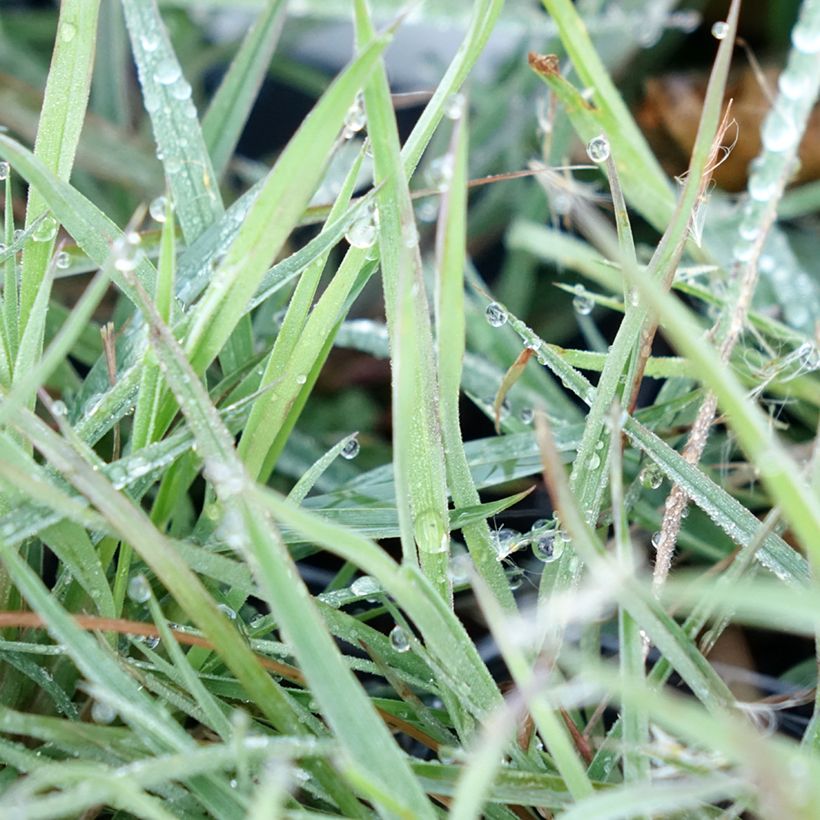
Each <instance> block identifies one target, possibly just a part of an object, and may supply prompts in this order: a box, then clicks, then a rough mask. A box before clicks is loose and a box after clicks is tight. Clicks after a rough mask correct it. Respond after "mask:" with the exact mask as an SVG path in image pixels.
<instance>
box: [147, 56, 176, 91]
mask: <svg viewBox="0 0 820 820" xmlns="http://www.w3.org/2000/svg"><path fill="white" fill-rule="evenodd" d="M181 76H182V70H181V69H180V67H179V63H178V62H177V61H176V60H173V59H171V58H170V57H167V58H166V59H164V60H160V61H159V63H158V64H157V68H156V71H154V80H156V82H158V83H159V84H160V85H172V84H173V83H175V82H176V81H177V80H178V79H179V78H180V77H181Z"/></svg>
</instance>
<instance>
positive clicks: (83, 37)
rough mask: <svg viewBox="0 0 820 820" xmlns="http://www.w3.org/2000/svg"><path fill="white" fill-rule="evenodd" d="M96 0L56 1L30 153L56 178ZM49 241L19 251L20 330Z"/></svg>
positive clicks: (88, 58) (36, 198)
mask: <svg viewBox="0 0 820 820" xmlns="http://www.w3.org/2000/svg"><path fill="white" fill-rule="evenodd" d="M99 7H100V2H99V0H66V2H65V3H62V4H61V5H60V19H59V22H58V26H57V39H56V42H55V46H54V53H53V55H52V62H51V67H50V70H49V73H48V81H47V82H46V91H45V97H44V98H43V106H42V109H41V111H40V121H39V124H38V127H37V140H36V142H35V144H34V154H35V156H36V157H37V158H38V160H39V161H40V162H42V163H43V165H44V166H45V167H46V168H48V169H49V170H50V171H52V172H53V173H54V174H56V176H57V177H59V178H60V179H61V180H67V179H68V177H69V175H70V174H71V168H72V166H73V164H74V155H75V153H76V150H77V143H78V142H79V139H80V131H81V130H82V126H83V121H84V119H85V111H86V106H87V104H88V96H89V93H90V89H91V72H92V69H93V66H94V49H95V45H96V29H97V15H98V14H99ZM47 190H48V186H47V185H42V184H39V185H38V184H36V183H35V184H34V187H33V188H32V189H31V190H30V192H29V198H28V203H27V205H26V227H27V228H28V227H29V226H31V225H32V223H33V222H34V221H35V220H37V219H39V218H40V217H41V216H43V215H44V214H46V212H47V206H46V200H45V194H46V191H47ZM53 247H54V242H53V240H52V241H46V242H29V243H28V244H27V245H26V247H25V250H24V252H23V270H22V274H21V280H20V314H19V333H20V334H22V333H23V331H24V329H25V327H26V325H27V324H28V321H29V316H30V314H31V310H32V307H33V305H34V300H35V298H36V296H37V293H38V291H39V290H40V284H41V282H42V280H43V277H44V276H45V274H46V270H47V268H48V261H49V259H50V258H51V252H52V248H53Z"/></svg>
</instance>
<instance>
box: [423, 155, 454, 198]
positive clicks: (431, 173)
mask: <svg viewBox="0 0 820 820" xmlns="http://www.w3.org/2000/svg"><path fill="white" fill-rule="evenodd" d="M452 178H453V158H452V157H451V156H450V155H449V154H445V155H444V156H443V157H436V158H435V159H434V160H433V161H432V162H431V163H430V165H429V166H428V167H427V181H428V182H429V184H430V187H431V188H434V189H435V190H436V191H445V190H446V189H447V186H448V185H449V184H450V180H451V179H452Z"/></svg>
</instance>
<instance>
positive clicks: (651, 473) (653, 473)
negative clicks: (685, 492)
mask: <svg viewBox="0 0 820 820" xmlns="http://www.w3.org/2000/svg"><path fill="white" fill-rule="evenodd" d="M638 481H640V482H641V486H642V487H645V488H646V489H647V490H657V489H658V487H660V486H661V482H662V481H663V473H662V472H661V470H660V469H659V468H658V467H657V466H656V465H655V464H647V465H646V467H644V468H643V469H642V470H641V471H640V473H638Z"/></svg>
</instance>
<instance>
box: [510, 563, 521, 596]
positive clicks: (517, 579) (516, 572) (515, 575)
mask: <svg viewBox="0 0 820 820" xmlns="http://www.w3.org/2000/svg"><path fill="white" fill-rule="evenodd" d="M523 583H524V570H522V569H521V568H519V567H516V568H515V569H513V570H512V572H510V573H508V574H507V585H508V586H509V588H510V591H511V592H515V591H516V590H517V589H521V586H522V584H523Z"/></svg>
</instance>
